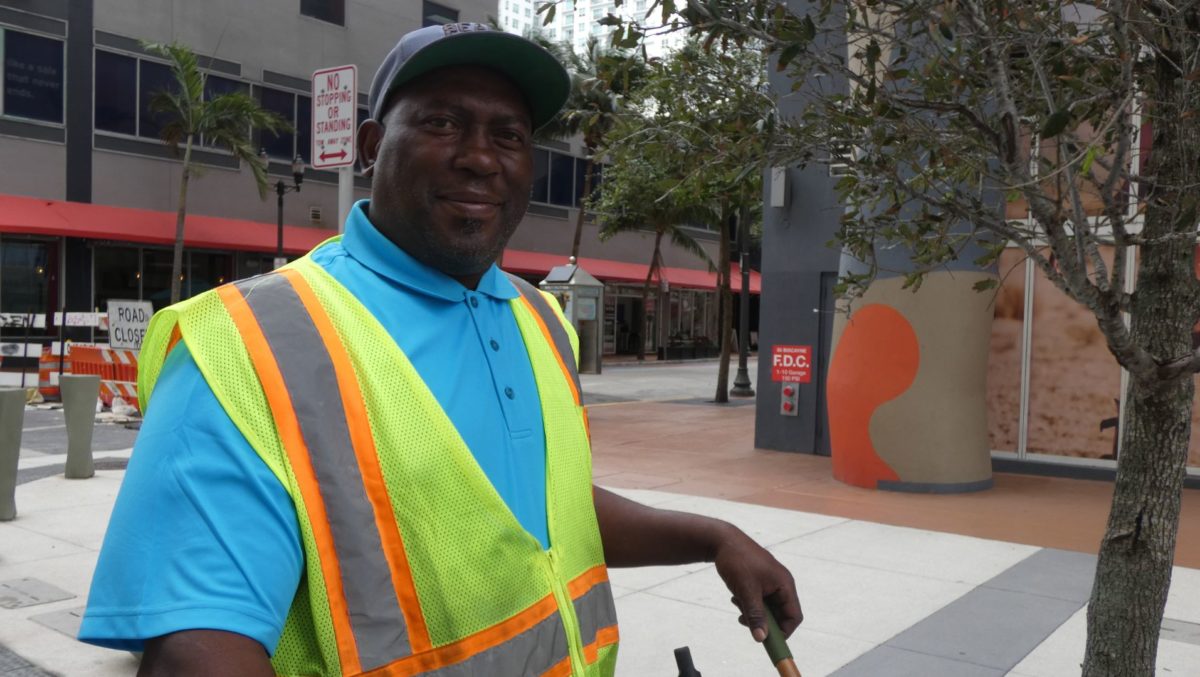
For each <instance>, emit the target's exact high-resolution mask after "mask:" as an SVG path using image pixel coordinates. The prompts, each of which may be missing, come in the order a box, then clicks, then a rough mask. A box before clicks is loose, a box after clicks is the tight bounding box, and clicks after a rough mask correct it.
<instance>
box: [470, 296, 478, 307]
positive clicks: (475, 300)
mask: <svg viewBox="0 0 1200 677" xmlns="http://www.w3.org/2000/svg"><path fill="white" fill-rule="evenodd" d="M471 307H472V308H478V307H479V299H477V298H475V297H474V296H472V297H471Z"/></svg>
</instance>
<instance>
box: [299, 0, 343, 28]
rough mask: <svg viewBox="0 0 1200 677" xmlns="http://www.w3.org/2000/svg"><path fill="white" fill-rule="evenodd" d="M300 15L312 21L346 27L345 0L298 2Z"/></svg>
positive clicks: (303, 0)
mask: <svg viewBox="0 0 1200 677" xmlns="http://www.w3.org/2000/svg"><path fill="white" fill-rule="evenodd" d="M300 13H301V14H303V15H304V16H311V17H312V18H314V19H320V20H321V21H328V22H329V23H331V24H337V25H339V26H345V25H346V0H300Z"/></svg>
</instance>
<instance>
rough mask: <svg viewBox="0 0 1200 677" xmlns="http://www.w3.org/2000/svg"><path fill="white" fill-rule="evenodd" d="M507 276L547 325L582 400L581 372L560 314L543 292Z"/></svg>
mask: <svg viewBox="0 0 1200 677" xmlns="http://www.w3.org/2000/svg"><path fill="white" fill-rule="evenodd" d="M505 274H506V275H508V279H509V280H511V281H512V283H513V286H514V287H516V288H517V291H519V292H521V296H523V297H524V298H525V300H526V301H529V305H531V306H533V309H534V310H535V311H537V314H538V315H539V316H540V317H541V318H542V322H545V323H546V329H548V330H550V338H552V339H554V349H555V350H557V351H558V356H559V357H561V358H562V362H563V364H565V365H567V371H568V372H570V373H571V380H572V381H574V382H575V392H577V393H579V397H580V399H582V398H583V389H581V388H580V387H579V370H578V369H577V367H576V366H575V351H574V350H572V349H571V338H570V337H569V336H567V330H566V329H564V328H563V326H562V320H560V319H559V316H558V313H556V312H554V309H553V308H551V307H550V304H549V303H548V302H547V301H546V297H545V296H542V292H540V291H538V289H537V287H534V286H533V285H532V284H530V283H529V282H527V281H525V280H523V279H521V278H519V277H517V276H516V275H513V274H512V273H505Z"/></svg>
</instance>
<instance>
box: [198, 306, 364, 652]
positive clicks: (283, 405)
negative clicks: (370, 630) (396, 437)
mask: <svg viewBox="0 0 1200 677" xmlns="http://www.w3.org/2000/svg"><path fill="white" fill-rule="evenodd" d="M217 294H218V296H219V297H220V298H221V301H222V302H223V303H224V304H225V308H226V309H227V310H228V311H229V316H230V317H231V318H232V319H233V322H234V324H235V325H236V326H237V328H238V331H239V332H240V333H241V335H242V341H243V343H244V344H245V346H246V351H247V352H248V353H249V354H250V360H251V362H252V363H253V364H254V370H255V372H256V373H257V374H258V380H259V382H260V383H261V384H262V388H263V394H264V395H265V396H266V398H267V404H268V405H269V406H270V407H271V413H272V415H273V416H274V419H275V427H276V430H277V431H278V433H279V441H280V444H281V445H282V446H283V450H284V452H285V453H286V454H287V456H288V460H289V461H290V465H291V468H292V472H293V474H294V476H295V478H296V484H297V485H298V486H299V488H300V495H301V496H302V497H303V499H304V505H305V508H306V510H307V512H308V515H309V521H310V523H311V526H312V532H313V540H314V541H316V545H317V557H318V558H319V559H320V567H321V572H322V575H323V577H324V579H325V585H326V586H327V587H328V588H329V595H328V597H329V615H330V618H331V620H332V621H333V632H334V638H335V641H336V643H337V651H338V658H339V659H340V661H341V664H342V668H343V671H344V672H348V673H350V674H355V673H357V672H359V671H360V670H361V669H362V668H361V666H360V664H359V661H358V647H357V646H356V644H355V641H354V633H353V632H352V631H351V629H350V613H349V611H348V609H347V608H346V597H345V594H344V592H343V591H342V575H341V571H340V567H339V564H338V559H337V555H336V551H335V549H334V545H333V536H332V534H331V533H330V530H329V520H328V519H327V518H326V515H325V503H324V501H322V500H321V493H320V490H319V489H318V487H317V479H316V475H315V474H314V472H313V467H312V462H311V460H310V459H309V456H308V449H307V448H306V446H305V444H304V436H303V435H302V434H301V432H300V422H299V421H298V420H296V412H295V409H294V408H293V407H292V400H291V396H289V395H288V391H287V386H286V385H284V382H283V374H282V373H280V371H279V365H278V363H277V362H276V361H275V355H274V354H273V353H272V352H271V347H270V345H268V343H267V339H266V337H265V336H264V335H263V333H262V329H261V328H260V327H259V326H258V321H257V320H255V319H254V314H253V313H252V312H251V310H250V306H249V305H247V303H246V299H245V297H244V296H242V292H241V291H240V290H239V289H238V288H237V287H235V286H233V285H224V286H222V287H218V288H217Z"/></svg>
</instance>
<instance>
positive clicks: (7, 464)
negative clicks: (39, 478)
mask: <svg viewBox="0 0 1200 677" xmlns="http://www.w3.org/2000/svg"><path fill="white" fill-rule="evenodd" d="M24 419H25V390H24V389H23V388H0V522H7V521H8V520H11V519H13V518H15V517H16V516H17V502H16V496H15V494H16V490H17V459H18V458H19V457H20V456H21V428H22V423H23V421H24Z"/></svg>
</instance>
